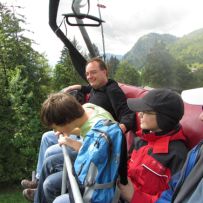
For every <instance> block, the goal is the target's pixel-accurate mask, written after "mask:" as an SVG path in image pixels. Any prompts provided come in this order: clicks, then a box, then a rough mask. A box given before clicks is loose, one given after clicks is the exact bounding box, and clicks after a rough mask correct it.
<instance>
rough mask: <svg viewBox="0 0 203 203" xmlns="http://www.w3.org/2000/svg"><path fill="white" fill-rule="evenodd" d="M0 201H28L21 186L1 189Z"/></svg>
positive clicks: (7, 202) (12, 202)
mask: <svg viewBox="0 0 203 203" xmlns="http://www.w3.org/2000/svg"><path fill="white" fill-rule="evenodd" d="M0 202H1V203H28V201H26V200H25V198H24V197H23V195H22V189H21V188H20V187H15V188H7V187H4V188H2V187H1V189H0Z"/></svg>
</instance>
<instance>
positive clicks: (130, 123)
mask: <svg viewBox="0 0 203 203" xmlns="http://www.w3.org/2000/svg"><path fill="white" fill-rule="evenodd" d="M86 77H87V81H88V82H89V86H82V85H72V86H69V87H67V88H64V89H63V91H64V92H70V91H72V90H75V89H77V90H81V91H82V92H83V93H85V94H87V93H90V97H89V100H88V102H89V103H93V104H96V105H98V106H101V107H103V108H104V109H106V110H107V111H109V112H110V113H111V115H112V116H113V117H114V119H115V120H116V121H118V122H119V123H120V127H121V129H122V131H123V133H125V132H126V131H128V130H134V128H135V120H134V113H133V112H132V111H131V110H130V109H129V108H128V106H127V102H126V96H125V94H124V93H123V91H122V90H121V88H120V87H119V86H118V83H117V82H116V81H114V80H111V79H108V70H107V66H106V64H105V63H104V61H102V60H101V59H100V58H93V59H91V60H90V61H88V62H87V65H86Z"/></svg>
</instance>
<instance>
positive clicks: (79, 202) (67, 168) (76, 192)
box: [61, 145, 84, 203]
mask: <svg viewBox="0 0 203 203" xmlns="http://www.w3.org/2000/svg"><path fill="white" fill-rule="evenodd" d="M62 151H63V156H64V167H63V177H62V189H61V194H65V193H66V185H67V184H66V180H67V175H68V178H69V181H70V185H71V188H72V193H73V197H74V200H75V203H84V201H83V199H82V196H81V193H80V189H79V187H78V184H77V181H76V179H75V176H74V175H73V173H72V162H71V160H70V157H69V154H68V152H67V150H66V146H65V145H62Z"/></svg>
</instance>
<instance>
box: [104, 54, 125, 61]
mask: <svg viewBox="0 0 203 203" xmlns="http://www.w3.org/2000/svg"><path fill="white" fill-rule="evenodd" d="M111 56H113V57H116V58H117V59H118V60H119V61H120V60H121V59H122V57H123V56H122V55H118V54H111V53H106V59H107V60H109V59H110V58H111Z"/></svg>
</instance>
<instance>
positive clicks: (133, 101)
mask: <svg viewBox="0 0 203 203" xmlns="http://www.w3.org/2000/svg"><path fill="white" fill-rule="evenodd" d="M127 104H128V107H129V108H130V109H131V110H132V111H135V112H145V111H153V112H156V113H157V123H158V126H159V127H160V128H161V129H162V130H170V129H171V128H173V127H174V126H176V125H177V124H178V123H179V121H180V120H181V118H182V116H183V114H184V104H183V100H182V98H181V97H180V95H179V94H178V93H176V92H174V91H172V90H170V89H153V90H150V91H149V92H148V93H147V94H146V95H145V96H144V97H143V98H130V99H128V100H127Z"/></svg>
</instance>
